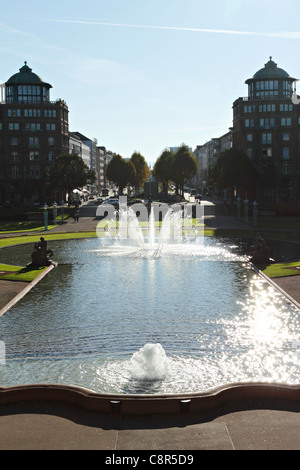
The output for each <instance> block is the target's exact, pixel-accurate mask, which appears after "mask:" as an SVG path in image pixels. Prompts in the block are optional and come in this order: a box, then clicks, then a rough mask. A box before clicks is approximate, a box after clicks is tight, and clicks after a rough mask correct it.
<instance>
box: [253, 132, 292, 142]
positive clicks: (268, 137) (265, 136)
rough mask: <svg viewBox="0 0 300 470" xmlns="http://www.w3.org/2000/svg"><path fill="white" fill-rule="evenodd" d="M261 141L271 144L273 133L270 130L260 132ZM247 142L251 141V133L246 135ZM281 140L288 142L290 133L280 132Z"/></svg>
mask: <svg viewBox="0 0 300 470" xmlns="http://www.w3.org/2000/svg"><path fill="white" fill-rule="evenodd" d="M260 137H261V143H262V144H272V140H273V134H272V132H262V133H261V136H260ZM246 140H247V142H253V140H254V139H253V134H247V135H246ZM282 140H283V141H284V142H289V140H290V134H289V133H288V132H286V133H283V134H282Z"/></svg>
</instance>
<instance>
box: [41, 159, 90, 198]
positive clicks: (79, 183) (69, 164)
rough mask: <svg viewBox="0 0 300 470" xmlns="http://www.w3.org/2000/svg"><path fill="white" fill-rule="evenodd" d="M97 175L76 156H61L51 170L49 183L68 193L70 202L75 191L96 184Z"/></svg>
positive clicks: (48, 177)
mask: <svg viewBox="0 0 300 470" xmlns="http://www.w3.org/2000/svg"><path fill="white" fill-rule="evenodd" d="M95 179H96V175H95V172H94V171H93V170H90V169H89V167H88V166H87V165H86V164H85V163H84V161H83V160H82V158H81V157H80V156H79V155H76V154H74V155H73V154H72V155H71V154H66V155H61V156H60V157H58V158H57V159H56V161H55V162H54V163H53V165H51V167H50V168H49V172H48V175H47V182H48V184H49V185H50V186H51V187H52V188H58V189H60V190H61V191H62V192H67V193H68V195H69V200H70V199H71V196H72V192H73V190H74V189H76V188H77V189H79V188H82V187H83V186H86V185H87V184H93V183H94V182H95Z"/></svg>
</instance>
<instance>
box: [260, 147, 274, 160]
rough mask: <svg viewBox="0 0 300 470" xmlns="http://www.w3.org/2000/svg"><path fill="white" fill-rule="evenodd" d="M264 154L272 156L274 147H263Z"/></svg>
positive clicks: (265, 156) (266, 156)
mask: <svg viewBox="0 0 300 470" xmlns="http://www.w3.org/2000/svg"><path fill="white" fill-rule="evenodd" d="M262 156H263V157H264V158H268V157H272V148H271V147H267V148H263V149H262Z"/></svg>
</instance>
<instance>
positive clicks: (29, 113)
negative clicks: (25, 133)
mask: <svg viewBox="0 0 300 470" xmlns="http://www.w3.org/2000/svg"><path fill="white" fill-rule="evenodd" d="M42 114H43V115H44V117H46V118H56V109H44V113H42ZM7 115H8V117H20V116H21V109H20V108H14V109H11V108H9V109H8V110H7ZM23 115H24V117H41V109H38V108H37V109H30V108H26V109H23Z"/></svg>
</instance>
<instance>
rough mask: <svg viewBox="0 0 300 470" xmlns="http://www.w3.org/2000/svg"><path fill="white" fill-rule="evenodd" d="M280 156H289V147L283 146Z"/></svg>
mask: <svg viewBox="0 0 300 470" xmlns="http://www.w3.org/2000/svg"><path fill="white" fill-rule="evenodd" d="M282 158H286V159H288V158H290V149H289V147H283V149H282Z"/></svg>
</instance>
